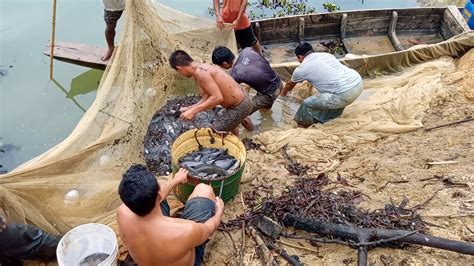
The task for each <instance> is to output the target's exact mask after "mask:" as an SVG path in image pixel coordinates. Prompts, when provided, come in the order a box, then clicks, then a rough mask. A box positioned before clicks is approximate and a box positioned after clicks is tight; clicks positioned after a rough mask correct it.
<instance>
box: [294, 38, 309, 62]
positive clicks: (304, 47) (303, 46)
mask: <svg viewBox="0 0 474 266" xmlns="http://www.w3.org/2000/svg"><path fill="white" fill-rule="evenodd" d="M312 52H314V50H313V46H311V44H309V43H307V42H302V43H300V44H298V46H296V48H295V54H296V57H298V61H300V63H301V62H303V59H304V58H305V57H306V56H307V55H308V54H310V53H312Z"/></svg>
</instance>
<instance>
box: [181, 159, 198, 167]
mask: <svg viewBox="0 0 474 266" xmlns="http://www.w3.org/2000/svg"><path fill="white" fill-rule="evenodd" d="M203 164H204V163H203V162H195V161H185V162H182V163H181V164H180V166H181V167H184V168H188V167H197V166H200V165H203Z"/></svg>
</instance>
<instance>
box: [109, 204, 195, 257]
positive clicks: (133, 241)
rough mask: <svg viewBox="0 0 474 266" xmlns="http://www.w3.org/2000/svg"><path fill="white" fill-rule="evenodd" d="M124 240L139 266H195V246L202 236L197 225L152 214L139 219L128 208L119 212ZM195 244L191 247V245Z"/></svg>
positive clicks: (120, 209)
mask: <svg viewBox="0 0 474 266" xmlns="http://www.w3.org/2000/svg"><path fill="white" fill-rule="evenodd" d="M117 216H118V217H119V218H118V219H119V220H120V221H123V222H122V224H120V225H119V226H120V228H121V229H120V232H121V233H122V236H121V238H122V239H123V240H124V242H125V243H126V245H127V247H128V248H129V252H130V255H131V256H132V257H133V258H134V259H135V262H136V263H138V265H192V264H194V256H195V252H194V247H195V246H194V244H193V243H194V242H198V240H195V241H191V240H192V238H198V239H200V238H201V235H199V233H201V234H202V232H201V230H199V228H195V225H197V224H196V223H195V222H192V221H187V220H182V219H175V218H170V217H166V216H163V215H156V214H155V213H150V215H147V216H146V217H139V216H137V215H135V214H134V213H133V212H132V211H130V209H128V208H127V207H126V206H125V205H123V204H122V205H121V206H120V207H119V209H118V210H117ZM190 244H191V245H190Z"/></svg>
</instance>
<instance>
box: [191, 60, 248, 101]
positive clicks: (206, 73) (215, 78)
mask: <svg viewBox="0 0 474 266" xmlns="http://www.w3.org/2000/svg"><path fill="white" fill-rule="evenodd" d="M195 67H196V73H195V75H194V78H195V80H196V82H197V84H198V85H199V87H200V88H201V89H202V90H203V91H202V93H203V94H212V93H213V91H212V90H208V87H209V85H212V83H215V84H216V85H217V87H218V89H219V91H220V93H221V95H222V97H223V100H222V102H221V104H220V105H222V106H223V107H225V108H231V107H235V106H237V105H239V104H240V103H241V102H242V101H243V99H244V97H245V93H244V91H243V90H242V88H241V87H240V85H239V84H238V83H237V82H236V81H235V80H234V79H233V78H232V77H231V76H230V75H228V74H227V73H226V72H224V71H223V70H222V69H220V68H219V67H216V66H213V65H208V64H204V63H202V64H196V66H195Z"/></svg>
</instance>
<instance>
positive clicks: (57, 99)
mask: <svg viewBox="0 0 474 266" xmlns="http://www.w3.org/2000/svg"><path fill="white" fill-rule="evenodd" d="M101 2H102V1H101V0H58V6H57V18H56V20H57V22H56V23H57V24H56V40H57V41H69V42H80V43H87V44H91V45H100V46H105V40H104V37H103V34H104V33H103V31H104V26H105V25H104V22H103V18H102V16H103V9H102V8H103V7H102V4H101ZM160 2H161V3H163V4H166V5H169V6H171V7H173V8H177V9H179V10H181V11H184V12H187V13H190V14H193V15H197V16H205V17H209V16H210V15H209V14H208V8H209V7H211V6H212V1H211V0H163V1H160ZM308 2H309V3H310V4H311V5H312V6H314V7H315V8H316V11H320V12H323V11H324V10H323V8H322V3H323V2H325V1H315V0H309V1H308ZM335 2H336V3H337V4H338V5H339V6H340V7H341V9H342V10H354V9H369V8H370V9H373V8H390V7H415V6H432V5H445V4H458V5H462V3H463V2H464V1H463V0H384V1H380V0H364V1H361V0H335ZM51 14H52V0H0V137H1V139H0V143H1V144H0V148H2V149H3V150H4V151H5V152H0V165H1V166H0V172H2V171H11V170H12V169H13V168H14V167H16V166H18V165H19V164H21V163H23V162H26V161H28V160H30V159H32V158H33V157H35V156H38V155H39V154H41V153H43V152H45V151H46V150H48V149H50V148H51V147H53V146H54V145H56V144H57V143H59V142H61V141H62V140H63V139H64V138H65V137H67V136H68V135H69V134H70V132H71V131H72V130H73V129H74V127H75V125H76V124H77V122H78V121H79V120H80V119H81V117H82V115H83V114H84V111H83V109H87V108H88V107H89V106H90V105H91V104H92V102H93V101H94V99H95V92H91V93H88V94H86V95H77V96H75V97H74V101H73V100H71V99H70V98H67V97H66V96H67V94H68V91H69V88H70V84H71V80H72V79H73V78H74V77H76V76H78V75H80V74H81V73H84V72H85V71H87V70H88V69H87V68H84V67H79V66H74V65H70V64H66V63H62V62H58V61H55V67H54V77H55V79H56V81H57V82H58V84H59V86H58V85H56V84H55V83H54V82H52V81H50V80H49V58H48V57H46V56H44V55H42V51H43V50H44V48H45V45H46V44H47V43H48V41H49V40H50V37H51ZM119 27H120V26H119ZM118 34H120V32H119V33H118Z"/></svg>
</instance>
